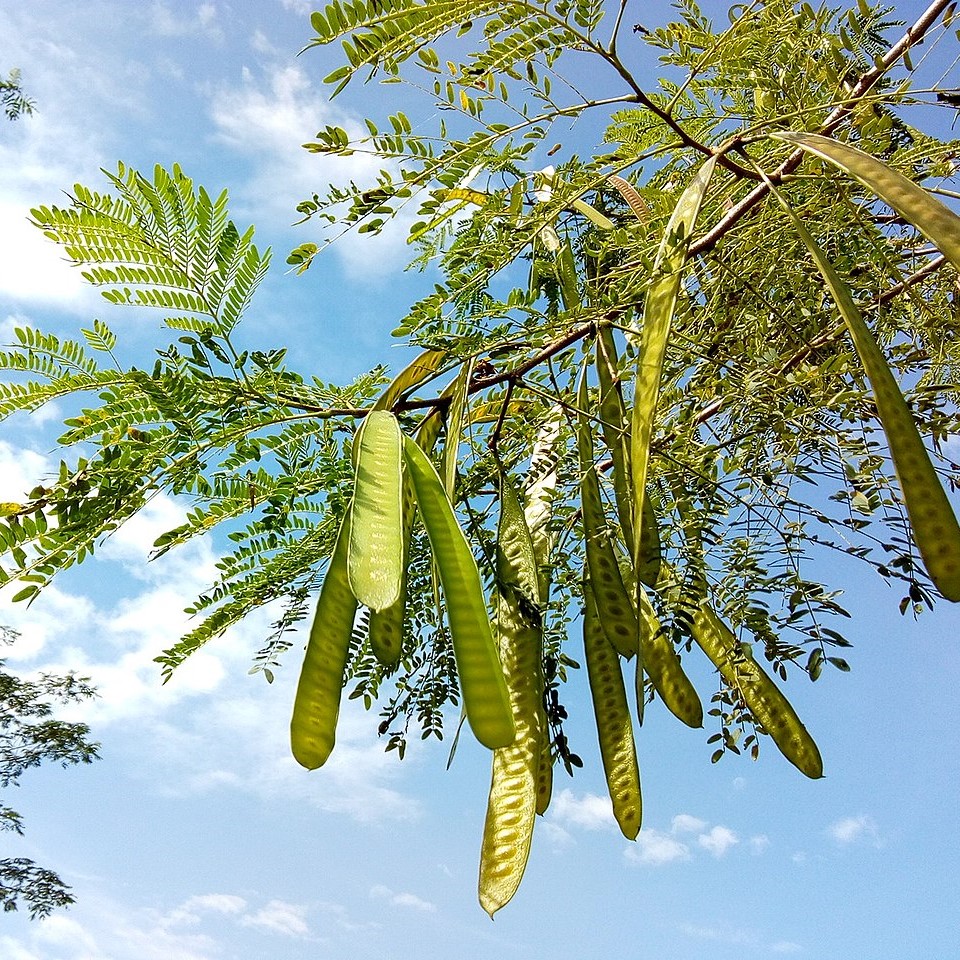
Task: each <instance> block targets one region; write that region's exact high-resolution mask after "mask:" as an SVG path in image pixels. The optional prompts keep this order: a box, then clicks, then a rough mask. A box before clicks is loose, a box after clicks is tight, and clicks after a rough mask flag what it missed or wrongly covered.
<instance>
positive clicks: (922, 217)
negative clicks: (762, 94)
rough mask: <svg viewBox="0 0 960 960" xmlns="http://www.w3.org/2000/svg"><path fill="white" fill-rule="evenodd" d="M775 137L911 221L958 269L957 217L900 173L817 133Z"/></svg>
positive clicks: (959, 239) (959, 228)
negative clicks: (837, 170)
mask: <svg viewBox="0 0 960 960" xmlns="http://www.w3.org/2000/svg"><path fill="white" fill-rule="evenodd" d="M773 136H774V137H775V138H776V139H778V140H785V141H786V142H787V143H792V144H794V145H795V146H797V147H800V148H801V149H802V150H806V151H807V152H808V153H812V154H814V155H816V156H818V157H821V158H822V159H824V160H827V161H829V162H830V163H832V164H833V165H834V166H836V167H839V168H840V169H841V170H843V172H844V173H847V174H849V175H850V176H851V177H853V178H854V180H857V181H859V182H860V183H861V184H863V186H865V187H866V188H867V189H868V190H872V191H873V192H874V193H875V194H876V195H877V196H878V197H880V199H881V200H883V201H884V202H885V203H888V204H889V205H890V206H891V207H893V209H894V210H896V211H897V213H899V214H900V216H901V217H903V218H904V220H907V221H909V222H910V223H912V224H913V225H914V226H915V227H916V228H917V229H918V230H919V231H920V232H921V233H922V234H923V235H924V236H925V237H926V238H927V239H928V240H930V241H931V242H932V243H933V244H935V245H936V246H937V247H938V248H939V249H940V250H941V251H942V253H943V255H944V256H945V257H946V258H947V259H948V260H949V261H950V262H951V263H952V264H953V265H954V266H955V267H956V268H957V269H960V217H958V216H957V215H956V214H955V213H954V212H953V211H952V210H951V209H950V208H949V207H947V206H946V205H944V204H943V203H941V202H940V201H939V200H937V199H936V198H935V197H933V196H931V195H930V194H929V193H928V192H927V191H926V190H924V189H923V187H921V186H918V185H917V184H916V183H914V182H913V181H911V180H908V179H907V178H906V177H905V176H904V175H903V174H902V173H899V172H898V171H896V170H893V169H891V168H890V167H888V166H887V165H886V164H885V163H883V162H882V161H880V160H877V158H876V157H872V156H871V155H870V154H869V153H864V152H863V151H862V150H858V149H857V148H856V147H852V146H850V144H848V143H840V142H839V141H838V140H834V139H832V138H831V137H825V136H823V135H822V134H819V133H795V132H793V131H787V132H784V133H775V134H773Z"/></svg>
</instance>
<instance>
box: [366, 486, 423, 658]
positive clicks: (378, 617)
mask: <svg viewBox="0 0 960 960" xmlns="http://www.w3.org/2000/svg"><path fill="white" fill-rule="evenodd" d="M402 473H403V480H402V484H403V486H402V496H403V501H402V511H403V512H402V518H401V535H402V541H401V549H402V551H403V552H402V557H403V560H402V569H403V574H402V577H401V580H400V596H399V597H398V598H397V600H396V602H395V603H392V604H391V605H390V606H389V607H386V608H385V609H383V610H371V611H370V622H369V628H368V629H369V635H370V648H371V649H372V650H373V654H374V656H375V657H376V658H377V659H378V660H379V661H380V662H381V663H382V664H384V665H385V666H393V665H394V664H396V663H397V662H398V661H399V659H400V654H401V652H402V648H403V621H404V614H405V611H406V606H407V568H408V566H409V557H410V538H411V537H412V536H413V520H414V516H415V514H416V508H417V502H416V498H415V497H414V495H413V485H412V484H411V482H410V478H409V477H408V476H407V472H406V470H403V471H402Z"/></svg>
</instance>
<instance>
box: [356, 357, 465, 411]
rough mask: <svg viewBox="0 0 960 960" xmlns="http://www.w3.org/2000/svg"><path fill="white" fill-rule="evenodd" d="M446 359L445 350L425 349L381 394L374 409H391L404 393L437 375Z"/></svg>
mask: <svg viewBox="0 0 960 960" xmlns="http://www.w3.org/2000/svg"><path fill="white" fill-rule="evenodd" d="M446 359H447V352H446V351H445V350H425V351H424V352H423V353H421V354H420V356H419V357H416V358H415V359H414V360H413V361H411V363H409V364H408V365H407V366H406V367H404V368H403V370H401V371H400V372H399V373H398V374H397V376H396V377H395V378H394V380H393V382H392V383H391V384H390V386H388V387H387V389H386V390H384V391H383V393H382V394H380V396H379V398H378V399H377V402H376V403H375V404H374V405H373V409H374V410H389V409H390V408H391V407H392V406H393V405H394V404H395V403H396V402H397V401H398V400H400V399H401V398H402V397H403V396H404V394H407V393H409V392H410V391H411V390H413V389H414V388H415V387H419V386H420V384H421V383H425V382H426V381H427V380H431V379H432V378H433V377H435V376H436V375H437V374H438V373H439V372H440V369H441V367H442V366H443V363H444V361H445V360H446Z"/></svg>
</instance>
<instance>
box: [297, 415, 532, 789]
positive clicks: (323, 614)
mask: <svg viewBox="0 0 960 960" xmlns="http://www.w3.org/2000/svg"><path fill="white" fill-rule="evenodd" d="M353 460H354V467H355V484H354V494H353V499H352V500H351V502H350V505H349V507H348V508H347V511H346V513H345V514H344V518H343V521H342V524H341V527H340V532H339V534H338V536H337V541H336V546H335V547H334V550H333V554H332V555H331V558H330V562H329V566H328V568H327V573H326V576H325V577H324V581H323V586H322V587H321V590H320V597H319V600H318V601H317V611H316V614H315V616H314V619H313V625H312V627H311V629H310V636H309V639H308V641H307V650H306V655H305V658H304V663H303V668H302V670H301V673H300V681H299V684H298V686H297V693H296V697H295V700H294V706H293V717H292V719H291V722H290V739H291V746H292V749H293V755H294V757H295V758H296V759H297V761H298V762H299V763H301V764H302V765H303V766H305V767H307V768H308V769H311V770H312V769H315V768H316V767H319V766H322V765H323V764H324V763H325V762H326V760H327V758H328V757H329V756H330V752H331V750H332V749H333V745H334V741H335V733H336V725H337V716H338V714H339V708H340V693H341V688H342V686H343V676H344V670H345V668H346V663H347V656H348V652H349V649H350V640H351V636H352V632H353V622H354V618H355V616H356V611H357V606H358V604H361V603H362V604H364V605H365V606H367V607H369V608H370V609H371V611H373V614H374V616H381V617H384V616H385V617H386V618H387V623H389V624H390V626H389V627H386V628H384V627H383V626H381V629H382V633H381V636H382V637H383V638H384V639H383V641H382V643H378V644H376V645H375V646H374V650H375V652H377V651H378V650H379V649H380V648H381V647H382V649H383V655H384V656H386V657H388V658H390V659H391V660H392V659H393V658H395V657H396V656H398V655H399V649H398V647H397V641H398V638H399V637H400V636H402V622H403V611H402V609H399V610H398V609H397V607H398V605H401V604H403V603H404V599H405V598H404V594H403V591H404V585H405V579H404V577H405V562H406V552H407V549H408V547H407V542H408V538H409V532H410V530H411V524H412V519H405V517H406V518H410V515H411V513H412V508H413V504H414V502H415V503H416V506H417V507H418V508H419V514H420V517H421V519H422V522H423V525H424V527H425V528H426V532H427V538H428V539H429V541H430V547H431V550H432V552H433V555H434V559H435V561H436V566H437V571H438V574H439V578H440V583H441V586H442V589H443V593H444V597H445V600H446V606H447V616H448V619H449V624H450V636H451V640H452V643H453V650H454V656H455V658H456V663H457V672H458V675H459V678H460V685H461V690H462V694H463V702H464V708H465V710H466V715H467V720H468V722H469V724H470V727H471V728H472V730H473V732H474V734H475V736H476V737H477V739H478V740H479V741H480V742H481V743H482V744H484V745H485V746H487V747H489V748H490V749H495V748H497V747H503V746H506V745H507V744H510V743H512V742H513V741H514V739H515V736H516V729H515V727H514V722H513V717H512V713H511V709H510V702H509V698H508V695H507V687H506V683H505V681H504V677H503V671H502V669H501V667H500V660H499V656H498V654H497V650H496V647H495V645H494V640H493V633H492V631H491V628H490V620H489V617H488V615H487V609H486V602H485V600H484V595H483V588H482V585H481V582H480V574H479V571H478V569H477V564H476V561H475V560H474V558H473V554H472V553H471V551H470V547H469V545H468V543H467V541H466V539H465V537H464V535H463V532H462V531H461V529H460V526H459V524H458V523H457V519H456V517H455V515H454V513H453V507H452V506H451V504H450V500H449V498H448V497H447V494H446V492H445V491H444V489H443V484H442V482H441V480H440V477H439V476H438V474H437V471H436V469H435V468H434V466H433V464H432V463H431V462H430V459H429V457H427V455H426V454H425V453H424V452H423V450H422V449H421V448H420V446H419V445H418V444H417V443H416V442H414V441H413V440H411V439H410V438H409V437H405V436H404V435H403V434H402V433H401V431H400V426H399V424H398V423H397V420H396V417H394V415H393V414H392V413H389V412H387V411H385V410H373V411H371V412H370V413H369V414H368V415H367V416H366V417H365V418H364V421H363V423H362V424H361V426H360V429H359V430H358V431H357V435H356V438H355V440H354V447H353ZM407 483H409V490H410V491H411V492H412V496H410V495H408V496H407V497H404V487H405V484H407ZM398 625H399V626H398ZM378 655H379V654H378ZM388 662H389V661H388Z"/></svg>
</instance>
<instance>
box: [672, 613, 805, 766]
mask: <svg viewBox="0 0 960 960" xmlns="http://www.w3.org/2000/svg"><path fill="white" fill-rule="evenodd" d="M691 632H692V634H693V639H694V640H696V642H697V643H698V644H699V645H700V647H701V649H702V650H703V652H704V653H705V654H706V655H707V656H708V657H709V658H710V660H711V661H712V662H713V664H714V666H716V668H717V669H718V670H719V671H720V675H721V676H722V677H723V679H724V680H726V681H727V683H728V684H730V686H731V687H733V688H734V689H735V690H738V691H739V692H740V694H741V696H742V697H743V700H744V702H745V703H746V705H747V706H748V707H749V708H750V712H751V713H752V714H753V715H754V717H756V718H757V721H758V722H759V723H760V725H761V726H762V727H763V729H764V730H765V731H766V732H767V733H769V734H770V736H771V738H772V739H773V742H774V743H775V744H776V745H777V747H778V748H779V750H780V752H781V753H782V754H783V755H784V756H785V757H786V758H787V759H788V760H789V761H790V762H791V763H792V764H793V765H794V766H795V767H796V768H797V769H798V770H800V772H801V773H804V774H806V776H808V777H810V778H812V779H814V780H816V779H817V778H819V777H822V776H823V760H822V759H821V757H820V751H819V750H818V749H817V745H816V743H814V741H813V737H811V736H810V734H809V733H808V732H807V728H806V727H805V726H804V725H803V724H802V723H801V722H800V718H799V717H798V716H797V713H796V711H795V710H794V709H793V707H792V706H791V705H790V702H789V701H788V700H787V698H786V697H785V696H784V695H783V693H782V692H781V691H780V688H779V687H777V685H776V684H775V683H774V682H773V680H771V679H770V677H769V675H768V674H767V673H766V672H765V671H764V669H763V668H762V667H761V666H760V664H759V663H757V661H756V660H754V659H753V656H752V655H750V654H747V653H745V652H744V651H743V649H742V648H741V646H740V644H739V643H738V642H737V638H736V637H735V636H734V635H733V631H731V630H730V628H729V627H728V626H727V625H726V624H725V623H724V622H723V621H722V620H721V619H720V618H719V617H718V616H717V614H716V613H715V612H714V611H713V609H712V607H710V605H709V604H708V603H706V602H704V603H702V604H701V606H700V609H699V610H698V611H697V612H696V614H695V615H694V618H693V624H692V628H691Z"/></svg>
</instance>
